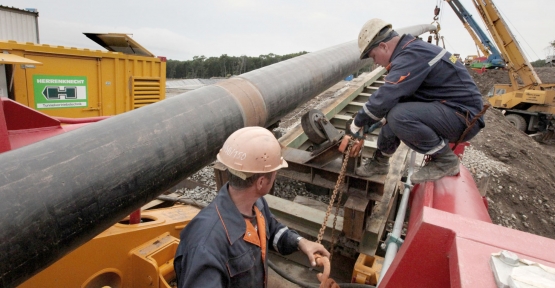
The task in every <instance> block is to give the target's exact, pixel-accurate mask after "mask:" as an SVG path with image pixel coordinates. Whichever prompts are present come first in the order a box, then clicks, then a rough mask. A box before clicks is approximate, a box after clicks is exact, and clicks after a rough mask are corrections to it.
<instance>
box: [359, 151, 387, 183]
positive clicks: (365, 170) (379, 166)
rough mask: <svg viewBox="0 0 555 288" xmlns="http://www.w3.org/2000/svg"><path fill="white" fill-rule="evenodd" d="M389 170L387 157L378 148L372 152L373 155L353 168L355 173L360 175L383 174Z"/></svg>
mask: <svg viewBox="0 0 555 288" xmlns="http://www.w3.org/2000/svg"><path fill="white" fill-rule="evenodd" d="M388 172H389V157H388V156H385V155H383V154H382V152H381V151H380V150H376V152H374V156H373V157H372V158H370V159H368V160H367V161H366V163H365V164H364V165H360V166H359V167H358V168H356V169H355V174H357V175H358V176H362V177H370V176H373V175H385V174H387V173H388Z"/></svg>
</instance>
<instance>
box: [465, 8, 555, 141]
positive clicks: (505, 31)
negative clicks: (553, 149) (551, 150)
mask: <svg viewBox="0 0 555 288" xmlns="http://www.w3.org/2000/svg"><path fill="white" fill-rule="evenodd" d="M472 2H473V3H474V6H475V7H476V10H478V13H479V14H480V16H481V17H482V20H483V21H484V23H485V24H486V26H487V28H488V30H489V31H490V33H491V35H492V37H493V40H494V41H495V43H496V45H497V48H498V49H499V51H500V53H501V56H502V57H503V60H505V63H507V66H506V67H507V69H508V70H509V79H510V81H511V84H510V85H506V84H504V85H499V84H497V85H495V86H494V87H493V89H492V90H491V91H490V93H489V94H488V97H489V102H490V103H491V104H492V105H493V107H495V108H498V109H501V110H503V111H504V112H505V113H506V114H505V115H506V116H507V119H508V120H509V121H510V122H511V123H513V124H514V125H515V126H516V127H517V128H518V129H520V130H521V131H524V132H528V133H537V134H536V135H541V136H542V138H543V139H545V138H544V137H549V136H550V135H552V134H553V131H554V126H555V120H554V119H553V116H554V115H555V90H553V89H554V88H555V84H542V82H541V80H540V79H539V77H538V75H537V74H536V72H535V71H534V69H533V68H532V65H531V64H530V62H528V59H526V57H525V56H524V53H523V51H522V49H521V48H520V46H519V45H518V42H517V41H516V39H515V37H514V35H513V34H512V33H511V31H510V29H509V28H508V26H507V24H506V22H505V20H504V19H503V18H502V17H501V15H500V13H499V11H498V10H497V8H496V7H495V5H494V4H493V2H492V0H472Z"/></svg>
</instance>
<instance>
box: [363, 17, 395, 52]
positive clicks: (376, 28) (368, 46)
mask: <svg viewBox="0 0 555 288" xmlns="http://www.w3.org/2000/svg"><path fill="white" fill-rule="evenodd" d="M398 35H399V34H398V33H397V32H395V31H393V28H392V26H391V24H390V23H388V22H385V21H384V20H382V19H378V18H374V19H370V20H368V21H367V22H366V23H364V26H362V29H361V30H360V33H359V35H358V48H359V50H360V59H366V58H368V57H369V56H368V52H369V51H370V50H372V49H374V48H375V47H376V46H378V45H379V44H380V43H381V42H387V41H389V40H391V39H392V38H393V37H395V36H398Z"/></svg>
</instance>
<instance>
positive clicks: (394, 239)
mask: <svg viewBox="0 0 555 288" xmlns="http://www.w3.org/2000/svg"><path fill="white" fill-rule="evenodd" d="M404 242H405V240H403V239H401V238H400V237H396V236H394V235H392V234H391V233H388V234H387V238H385V241H384V243H383V244H382V245H381V247H382V249H384V250H385V249H386V248H387V246H389V244H391V243H393V244H395V245H397V247H398V248H401V245H403V243H404Z"/></svg>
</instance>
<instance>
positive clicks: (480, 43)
mask: <svg viewBox="0 0 555 288" xmlns="http://www.w3.org/2000/svg"><path fill="white" fill-rule="evenodd" d="M445 1H447V3H448V4H449V6H451V8H452V9H453V11H454V12H455V14H456V15H457V17H458V18H459V20H461V22H462V23H463V25H464V28H465V29H466V30H467V31H468V33H469V34H470V36H471V37H472V40H474V43H475V44H476V47H478V48H479V49H480V51H482V54H483V55H484V57H486V58H487V60H486V61H482V62H478V64H477V65H474V67H473V68H478V69H479V68H482V66H483V65H485V66H486V67H485V68H486V69H488V68H504V67H505V62H504V61H503V59H502V58H501V54H500V53H499V50H498V49H497V48H496V47H495V45H494V44H493V43H492V42H491V40H490V39H489V38H488V36H487V35H486V33H484V31H483V30H482V28H480V26H479V25H478V23H476V21H475V20H474V18H473V17H472V15H471V14H470V13H469V12H468V10H466V8H464V6H463V5H462V4H461V2H460V1H459V0H445ZM471 56H472V58H469V57H471ZM469 57H467V60H465V64H466V65H471V64H473V63H474V61H476V59H477V58H478V57H479V55H469Z"/></svg>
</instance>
